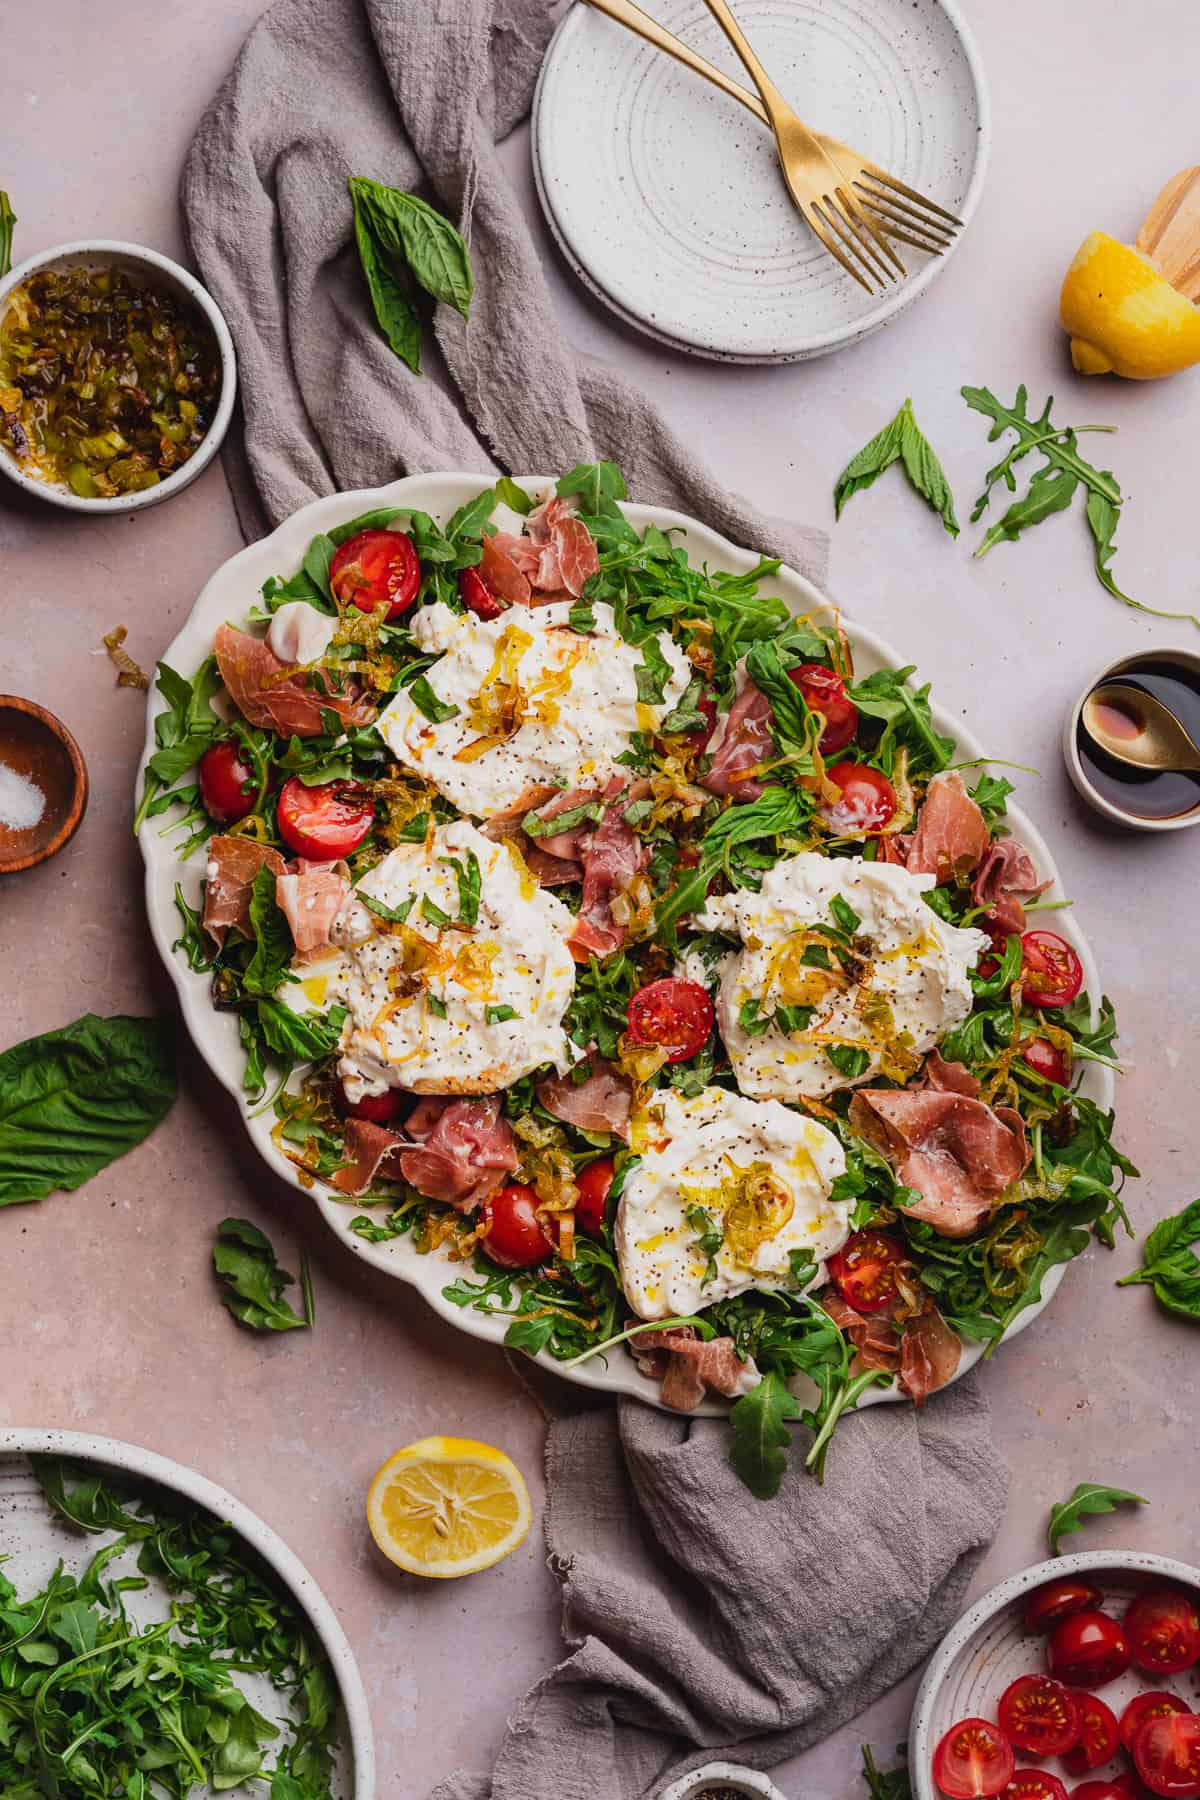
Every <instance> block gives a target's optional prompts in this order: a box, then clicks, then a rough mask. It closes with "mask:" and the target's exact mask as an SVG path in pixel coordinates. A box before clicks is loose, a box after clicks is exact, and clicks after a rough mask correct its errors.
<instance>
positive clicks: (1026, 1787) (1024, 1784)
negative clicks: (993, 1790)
mask: <svg viewBox="0 0 1200 1800" xmlns="http://www.w3.org/2000/svg"><path fill="white" fill-rule="evenodd" d="M1000 1800H1067V1784H1066V1782H1065V1781H1060V1780H1059V1778H1058V1776H1057V1775H1048V1774H1047V1773H1046V1771H1045V1769H1014V1770H1013V1778H1012V1780H1011V1781H1010V1782H1009V1784H1008V1786H1007V1787H1006V1788H1005V1790H1004V1792H1003V1794H1002V1795H1001V1796H1000Z"/></svg>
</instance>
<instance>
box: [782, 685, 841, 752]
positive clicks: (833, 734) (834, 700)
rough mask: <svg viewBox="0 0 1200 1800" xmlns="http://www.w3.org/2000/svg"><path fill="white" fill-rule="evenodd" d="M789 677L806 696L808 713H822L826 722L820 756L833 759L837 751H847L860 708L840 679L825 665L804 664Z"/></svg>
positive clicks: (820, 745)
mask: <svg viewBox="0 0 1200 1800" xmlns="http://www.w3.org/2000/svg"><path fill="white" fill-rule="evenodd" d="M787 673H788V680H789V681H791V682H794V683H795V685H796V686H797V687H798V688H799V689H800V692H801V693H802V694H803V696H804V704H805V706H807V707H808V709H809V711H810V712H819V713H820V714H821V715H822V717H823V718H824V720H825V729H824V731H823V732H822V733H821V741H820V743H819V744H818V745H817V748H818V749H819V750H820V752H821V755H822V756H832V755H833V754H834V752H835V751H837V750H844V749H845V748H846V745H847V744H848V743H849V742H850V739H851V738H852V737H853V736H854V734H855V732H856V731H857V730H858V708H857V707H856V706H855V704H854V702H853V700H851V698H850V696H849V694H848V693H847V692H846V684H845V682H844V681H843V680H842V678H841V676H840V675H835V674H834V672H833V670H832V669H827V668H826V667H825V665H824V664H823V663H801V664H800V665H799V667H798V668H795V669H789V670H788V672H787Z"/></svg>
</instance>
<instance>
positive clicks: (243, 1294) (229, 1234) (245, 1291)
mask: <svg viewBox="0 0 1200 1800" xmlns="http://www.w3.org/2000/svg"><path fill="white" fill-rule="evenodd" d="M212 1255H213V1268H214V1270H215V1271H216V1273H217V1276H218V1278H219V1279H220V1281H221V1283H222V1292H221V1303H222V1305H224V1306H226V1307H228V1309H229V1311H230V1312H231V1313H232V1314H233V1316H234V1318H235V1319H236V1320H237V1321H238V1323H239V1324H240V1325H248V1326H249V1327H250V1329H251V1330H252V1331H298V1330H302V1329H303V1328H304V1327H305V1326H306V1325H311V1324H312V1323H313V1321H312V1319H311V1318H301V1316H300V1314H299V1313H297V1312H293V1310H292V1308H291V1307H290V1306H289V1304H288V1302H287V1301H286V1300H284V1299H283V1298H282V1297H281V1296H282V1294H283V1291H284V1289H285V1288H287V1287H291V1286H292V1284H293V1283H294V1281H295V1279H296V1277H295V1276H294V1275H289V1273H288V1271H287V1270H286V1269H281V1268H280V1267H279V1264H278V1263H277V1262H276V1260H275V1251H274V1249H273V1248H272V1245H271V1240H270V1238H269V1237H267V1236H266V1235H265V1234H264V1233H263V1232H261V1231H260V1230H259V1229H258V1226H257V1225H252V1224H251V1223H250V1221H249V1219H222V1220H221V1223H220V1224H219V1225H218V1226H217V1241H216V1243H215V1244H214V1245H213V1253H212Z"/></svg>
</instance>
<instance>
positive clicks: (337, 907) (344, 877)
mask: <svg viewBox="0 0 1200 1800" xmlns="http://www.w3.org/2000/svg"><path fill="white" fill-rule="evenodd" d="M349 892H350V869H349V865H348V864H347V863H344V862H333V863H319V862H306V861H305V860H304V858H303V857H300V858H298V860H297V861H296V862H294V863H293V864H292V865H291V867H290V868H289V869H288V872H287V874H286V875H279V876H277V877H276V880H275V899H276V901H277V902H278V904H279V908H280V910H281V912H282V913H283V915H284V917H285V918H286V919H287V922H288V925H289V926H290V927H291V933H292V941H293V943H294V944H295V946H296V955H297V957H298V958H300V959H301V960H303V959H304V958H305V957H309V956H312V955H313V954H314V952H316V951H318V950H323V949H324V948H325V946H326V945H327V944H328V943H329V932H330V928H331V926H332V925H333V921H334V920H335V919H336V918H337V916H338V913H339V912H340V911H341V910H342V905H343V903H344V901H345V899H346V896H347V894H348V893H349Z"/></svg>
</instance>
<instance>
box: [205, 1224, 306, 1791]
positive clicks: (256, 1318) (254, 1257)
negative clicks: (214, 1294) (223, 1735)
mask: <svg viewBox="0 0 1200 1800" xmlns="http://www.w3.org/2000/svg"><path fill="white" fill-rule="evenodd" d="M212 1257H213V1269H214V1270H215V1272H216V1275H217V1278H218V1280H219V1281H220V1283H221V1303H222V1305H224V1306H226V1307H227V1308H228V1309H229V1311H230V1312H231V1313H232V1314H233V1316H234V1318H235V1319H236V1320H237V1321H238V1323H239V1325H247V1326H249V1328H250V1329H251V1330H252V1331H298V1330H303V1329H304V1327H305V1326H306V1325H309V1324H311V1323H312V1321H311V1320H310V1319H304V1318H301V1316H300V1314H299V1313H297V1312H294V1311H293V1310H292V1308H291V1306H290V1305H289V1304H288V1302H287V1301H286V1300H285V1299H283V1297H282V1296H283V1291H284V1289H285V1288H287V1287H290V1286H291V1285H292V1284H293V1282H294V1281H295V1279H296V1277H295V1276H294V1275H290V1274H289V1273H288V1271H287V1270H286V1269H281V1268H280V1267H279V1264H278V1263H277V1262H276V1260H275V1251H274V1249H273V1247H272V1245H271V1240H270V1238H268V1237H267V1236H266V1235H265V1234H264V1233H263V1232H261V1231H260V1230H259V1229H258V1227H257V1225H252V1224H251V1223H250V1221H249V1219H222V1220H221V1223H220V1224H219V1225H218V1226H217V1241H216V1243H215V1244H214V1245H213V1253H212ZM257 1760H258V1759H257V1758H256V1766H257ZM241 1779H242V1777H241V1776H239V1777H238V1780H241Z"/></svg>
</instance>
